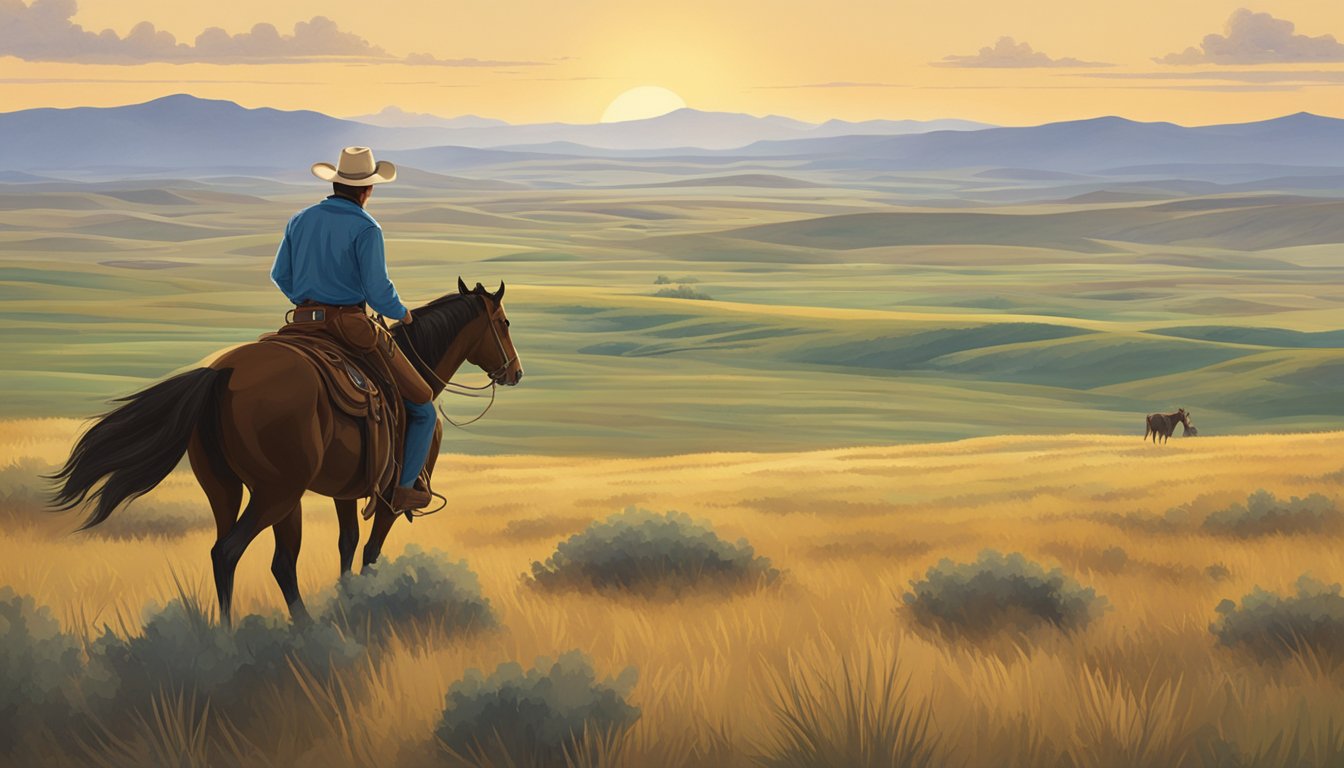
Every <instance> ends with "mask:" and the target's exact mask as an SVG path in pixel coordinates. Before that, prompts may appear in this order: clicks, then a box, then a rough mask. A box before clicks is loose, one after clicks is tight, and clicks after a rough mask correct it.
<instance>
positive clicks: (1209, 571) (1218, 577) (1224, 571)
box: [1204, 563, 1232, 581]
mask: <svg viewBox="0 0 1344 768" xmlns="http://www.w3.org/2000/svg"><path fill="white" fill-rule="evenodd" d="M1204 575H1205V576H1208V577H1209V578H1210V579H1211V580H1213V581H1225V580H1227V579H1229V578H1231V576H1232V571H1230V570H1228V568H1227V566H1226V565H1223V564H1222V563H1214V564H1212V565H1210V566H1208V567H1207V568H1205V569H1204Z"/></svg>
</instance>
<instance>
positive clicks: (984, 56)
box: [932, 37, 1115, 68]
mask: <svg viewBox="0 0 1344 768" xmlns="http://www.w3.org/2000/svg"><path fill="white" fill-rule="evenodd" d="M932 64H933V66H935V67H988V68H1029V67H1111V66H1115V65H1113V64H1107V63H1105V62H1101V61H1081V60H1079V59H1075V58H1070V57H1065V58H1062V59H1052V58H1050V57H1049V56H1047V55H1046V54H1045V53H1044V52H1042V51H1036V50H1032V47H1031V45H1029V44H1027V43H1019V42H1017V41H1016V40H1014V39H1013V38H1011V37H1000V38H999V41H998V42H997V43H995V44H994V47H992V48H991V47H989V46H985V47H984V48H981V49H980V52H979V53H977V54H975V55H973V56H959V55H952V56H944V57H943V60H942V61H935V62H932Z"/></svg>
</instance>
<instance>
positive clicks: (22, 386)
mask: <svg viewBox="0 0 1344 768" xmlns="http://www.w3.org/2000/svg"><path fill="white" fill-rule="evenodd" d="M795 165H796V167H780V168H775V167H770V163H768V162H765V161H760V162H757V163H754V164H752V165H742V166H741V167H738V166H736V165H734V166H724V165H717V166H714V167H708V166H704V167H701V166H696V165H695V164H694V163H693V162H691V161H689V160H686V161H676V160H658V161H653V160H649V161H617V160H592V161H590V162H586V163H583V164H577V163H575V162H573V161H572V160H571V161H562V160H560V159H557V160H555V161H536V160H533V161H529V162H525V163H513V164H505V165H499V166H493V167H481V168H475V169H472V172H471V173H472V175H473V176H475V177H477V178H475V179H464V178H458V177H450V176H444V175H441V174H433V173H428V172H417V171H414V170H410V169H408V170H407V171H406V172H405V173H404V174H403V179H402V180H401V181H399V182H398V183H396V184H393V185H388V186H386V187H383V188H380V189H379V191H378V193H377V195H376V196H375V197H374V199H373V202H372V204H371V206H370V211H371V212H372V213H373V215H374V216H376V217H377V218H378V219H379V220H380V221H381V223H382V225H383V228H384V231H385V233H386V236H387V238H388V248H389V262H390V267H391V271H392V275H393V278H394V279H395V280H396V282H397V284H398V287H399V288H400V290H401V292H402V294H403V297H404V298H405V299H406V300H407V303H408V304H411V305H412V306H414V304H416V303H421V302H425V301H428V300H429V299H431V298H433V297H435V296H437V295H439V294H440V293H444V292H448V291H450V290H452V289H453V288H454V286H455V284H456V279H457V277H458V275H461V276H462V277H463V278H464V279H466V280H467V281H468V282H469V283H474V282H476V281H481V282H484V283H486V284H487V285H490V286H494V285H495V284H497V283H498V282H499V281H500V280H504V281H506V282H507V283H508V284H509V291H508V300H507V308H508V310H509V314H510V317H511V318H512V320H513V332H514V339H515V341H516V343H517V345H518V348H519V351H520V353H521V355H522V358H523V364H524V367H525V368H526V371H527V377H526V379H525V382H524V384H523V386H521V387H518V388H516V389H510V390H506V391H502V392H501V393H500V397H499V402H498V403H497V404H496V405H495V407H494V410H493V411H492V412H491V414H490V416H489V417H488V418H487V419H486V420H484V421H481V422H479V423H478V424H476V425H474V426H472V427H471V428H469V432H468V433H466V434H464V433H453V434H451V435H450V436H449V438H448V439H449V441H450V442H449V445H448V446H447V447H446V448H445V450H449V451H452V452H461V453H478V454H502V453H529V454H554V455H560V454H583V455H625V454H630V455H665V454H678V453H689V452H700V451H713V450H753V451H774V450H805V449H815V448H824V447H836V446H846V445H863V444H884V443H905V442H925V441H937V440H950V439H956V438H963V437H973V436H981V435H991V434H1004V433H1031V434H1040V433H1076V432H1082V433H1111V434H1133V435H1135V437H1136V439H1137V437H1138V435H1141V434H1142V425H1143V414H1146V413H1149V412H1153V411H1158V410H1163V411H1168V410H1174V409H1175V408H1176V407H1178V406H1180V407H1185V408H1187V409H1188V410H1190V411H1192V412H1193V414H1194V419H1195V422H1196V424H1198V425H1199V427H1200V431H1201V433H1202V434H1246V433H1256V432H1271V431H1287V430H1325V429H1340V428H1342V427H1344V398H1341V397H1339V395H1338V393H1339V391H1340V390H1341V389H1344V349H1341V346H1344V334H1341V332H1340V329H1341V328H1344V262H1342V261H1341V260H1340V259H1339V258H1338V255H1339V253H1340V249H1341V246H1340V245H1338V243H1339V242H1341V241H1344V230H1341V226H1344V225H1341V222H1344V202H1341V201H1339V200H1337V199H1330V198H1315V197H1305V196H1302V195H1297V194H1288V193H1291V192H1292V191H1293V190H1281V189H1267V190H1265V191H1264V192H1263V193H1261V194H1255V195H1250V194H1246V193H1238V194H1236V195H1232V194H1229V195H1226V196H1213V197H1200V198H1180V197H1179V196H1178V194H1177V193H1174V192H1170V191H1167V192H1165V193H1164V192H1161V191H1160V190H1159V191H1158V192H1154V193H1152V194H1151V195H1150V197H1153V198H1154V199H1148V200H1134V199H1132V198H1133V197H1134V195H1128V196H1123V195H1113V196H1110V197H1108V196H1107V195H1105V194H1093V195H1091V196H1088V195H1084V196H1082V197H1077V196H1076V195H1074V196H1073V197H1072V200H1070V198H1069V196H1070V195H1073V191H1072V190H1070V189H1064V188H1061V189H1059V190H1058V197H1057V198H1056V200H1062V201H1063V202H1058V201H1055V202H1051V201H1049V198H1050V188H1049V187H1048V184H1047V183H1045V182H1040V181H1034V182H1014V181H1007V180H991V179H987V178H985V177H983V176H977V175H975V174H970V173H967V174H964V175H956V174H943V175H938V174H906V175H901V176H894V175H891V174H873V173H862V172H854V173H850V174H844V175H841V174H835V173H823V172H809V171H808V170H807V169H806V167H805V164H802V163H796V164H795ZM297 179H298V177H295V179H292V180H288V181H285V182H281V181H276V180H267V179H247V178H241V177H239V178H219V179H198V180H173V181H156V180H143V179H133V180H126V181H115V180H114V181H102V182H92V181H87V182H82V183H79V182H45V183H34V184H6V185H0V297H2V298H3V299H4V304H3V313H4V315H5V317H4V320H5V328H6V330H5V335H4V342H3V344H4V348H3V354H4V358H5V363H6V364H5V369H6V371H7V375H6V376H5V378H4V379H3V381H0V418H16V417H31V416H49V415H50V416H89V415H93V414H96V413H98V412H100V411H102V410H104V409H105V407H106V401H107V400H109V399H110V398H113V397H116V396H120V395H124V394H127V393H129V392H131V391H133V390H135V389H137V388H139V387H142V386H144V385H146V384H148V383H150V382H152V381H154V380H156V379H158V378H160V377H162V376H164V375H166V374H168V373H170V372H172V371H175V370H179V369H183V368H187V367H191V366H192V365H194V364H195V363H196V362H197V361H199V360H201V359H202V358H205V357H206V356H208V355H209V354H210V353H212V352H213V351H214V350H217V349H219V348H222V347H225V346H228V345H233V344H239V343H243V342H246V341H249V340H251V339H254V338H255V337H256V336H257V335H258V334H260V333H263V332H265V331H268V330H271V329H273V328H274V326H276V325H277V324H278V323H279V322H280V319H281V315H282V314H283V312H284V311H285V309H287V306H286V304H285V302H284V299H283V297H282V296H281V295H280V293H279V292H278V291H277V290H276V289H275V288H274V286H272V285H271V284H270V281H269V277H268V273H269V268H270V263H271V257H272V255H273V253H274V250H275V246H276V244H277V242H278V238H279V234H280V232H281V230H282V229H283V227H284V224H285V222H286V220H287V218H288V217H289V215H290V214H292V213H293V212H294V211H295V210H297V209H298V208H299V207H301V206H303V205H305V204H307V203H309V202H312V201H315V200H317V199H319V198H320V197H321V196H322V194H323V188H322V186H321V184H320V183H318V182H316V181H313V183H311V184H309V183H306V182H305V183H302V184H300V183H297ZM1156 186H1160V185H1156ZM1114 199H1122V201H1121V202H1107V200H1114ZM1042 200H1044V201H1042ZM660 291H662V292H665V293H668V294H671V295H670V296H659V295H657V294H658V293H659V292H660ZM688 295H689V296H699V297H703V298H690V299H687V298H677V296H688ZM463 379H464V380H467V381H473V380H482V379H483V377H482V376H481V375H479V372H468V373H467V374H466V375H465V376H464V377H463ZM443 405H444V407H445V409H446V410H447V411H448V412H449V413H450V414H452V415H453V416H454V417H455V418H456V417H463V418H466V417H470V416H472V415H474V413H475V412H476V409H478V408H479V406H480V402H479V401H468V400H458V399H454V398H446V399H445V401H444V403H443Z"/></svg>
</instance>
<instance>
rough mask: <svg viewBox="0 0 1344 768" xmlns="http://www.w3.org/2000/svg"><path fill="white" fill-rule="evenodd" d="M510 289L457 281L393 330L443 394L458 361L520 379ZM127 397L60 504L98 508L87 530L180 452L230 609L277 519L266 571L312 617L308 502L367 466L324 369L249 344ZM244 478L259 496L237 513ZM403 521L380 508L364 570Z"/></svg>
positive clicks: (75, 460) (86, 441) (75, 458)
mask: <svg viewBox="0 0 1344 768" xmlns="http://www.w3.org/2000/svg"><path fill="white" fill-rule="evenodd" d="M503 298H504V285H503V284H502V283H501V284H500V286H499V290H498V291H497V292H495V293H490V292H488V291H487V290H485V288H483V287H482V286H481V284H480V283H477V284H476V288H475V289H474V290H467V287H466V284H465V283H463V282H462V280H461V278H459V279H458V292H457V293H455V294H449V295H447V296H444V297H441V298H439V299H436V300H435V301H432V302H430V303H429V304H427V305H425V306H424V307H421V308H419V309H416V310H415V311H414V313H413V317H414V321H413V322H412V323H411V324H410V325H395V326H393V328H392V334H393V338H395V339H396V342H397V344H398V345H399V346H401V348H402V350H403V351H404V352H405V353H406V355H407V357H408V358H409V359H410V360H411V362H412V364H413V365H415V367H416V369H417V370H418V371H419V372H420V374H421V376H423V377H424V378H425V381H426V382H427V383H428V384H430V387H431V389H433V391H434V394H435V395H437V394H438V393H439V392H440V391H442V389H443V382H446V381H448V380H449V379H450V378H452V376H453V374H454V373H455V372H456V371H457V369H458V367H459V366H461V365H462V363H463V362H470V363H472V364H474V365H477V366H480V367H481V368H482V369H483V370H485V371H487V372H488V373H489V375H490V378H491V381H492V382H493V383H495V384H505V385H513V384H517V383H518V381H519V380H520V379H521V378H522V376H523V369H522V366H521V364H520V363H519V360H518V353H517V351H516V350H515V349H514V346H513V341H512V339H511V338H510V336H509V321H508V318H507V317H506V316H505V314H504V307H503V304H502V301H503ZM118 402H123V403H125V404H124V405H122V406H121V407H119V408H117V409H116V410H114V411H112V412H111V413H108V414H107V415H105V416H103V417H102V418H101V419H99V420H98V421H97V422H96V423H95V424H94V425H93V426H92V427H90V428H89V429H88V431H86V432H85V433H84V434H83V435H82V436H81V437H80V438H79V440H78V442H77V443H76V444H75V447H74V449H73V450H72V451H71V453H70V458H69V459H68V460H67V461H66V463H65V466H64V467H62V468H61V470H60V471H59V472H57V473H56V474H55V475H54V476H53V478H54V479H56V480H58V481H61V483H62V484H61V487H60V488H59V489H58V490H57V492H56V494H55V497H54V504H55V505H56V506H57V507H59V508H61V509H71V508H74V507H77V506H80V505H83V504H85V503H86V502H87V503H89V504H93V505H94V508H93V510H92V511H91V512H90V513H89V516H88V518H87V519H86V520H85V522H84V524H83V526H81V530H82V529H84V528H90V527H92V526H95V525H97V524H99V523H101V522H102V521H104V520H106V519H107V517H108V516H109V515H110V514H112V511H113V510H114V509H116V508H117V507H118V506H119V505H121V503H122V502H124V501H127V500H130V499H134V498H135V497H137V496H140V495H141V494H144V493H146V492H148V491H149V490H150V489H152V488H154V486H156V485H158V484H159V483H160V482H161V481H162V480H163V479H164V478H165V477H167V476H168V473H169V472H171V471H172V470H173V468H174V467H175V466H176V465H177V463H178V462H179V461H180V460H181V459H182V454H183V453H184V452H185V453H187V454H188V456H189V457H190V460H191V469H192V471H193V472H194V473H195V475H196V479H197V481H198V482H199V483H200V485H201V488H202V489H204V491H205V494H206V496H207V497H208V498H209V500H210V508H211V510H212V511H213V512H214V515H215V527H216V540H215V546H214V547H213V548H212V549H211V550H210V558H211V560H212V562H213V565H214V576H215V589H216V591H217V596H218V599H219V611H220V617H221V619H222V620H223V621H224V622H225V623H229V622H230V619H231V614H232V602H233V579H234V572H235V570H236V569H237V566H238V560H239V559H240V558H241V557H242V555H243V551H244V550H246V549H247V546H248V545H249V544H251V543H252V540H253V539H254V538H256V537H257V535H258V534H260V533H261V532H263V531H265V530H266V529H267V528H272V529H274V533H275V556H274V558H273V559H272V560H271V573H272V574H274V576H275V580H276V583H277V584H279V586H280V591H281V593H282V594H283V595H284V598H285V603H286V604H287V605H288V606H289V611H290V615H291V616H292V617H293V618H294V619H296V620H306V619H307V618H308V613H307V610H306V609H305V608H304V605H303V599H302V597H300V595H299V585H298V576H297V564H298V556H299V545H300V543H301V540H302V535H303V517H302V510H301V508H300V504H299V502H300V499H301V498H302V496H303V494H304V492H305V491H308V490H311V491H315V492H317V493H320V494H324V495H328V496H335V495H338V494H342V493H347V494H348V491H344V490H343V489H344V487H345V486H346V485H347V484H348V483H349V481H350V478H351V477H352V476H356V475H358V474H359V473H360V471H361V467H362V466H363V464H362V451H363V439H362V435H361V425H360V423H358V422H357V421H355V420H354V419H351V418H349V417H347V416H345V414H343V413H342V412H340V410H339V409H337V408H335V407H333V406H332V404H331V402H330V401H329V399H328V396H327V393H326V389H325V385H324V384H323V382H322V379H321V375H320V374H319V373H318V372H317V371H316V370H314V369H313V368H312V366H311V365H310V364H309V363H307V362H305V361H304V360H303V359H302V358H301V357H300V356H299V354H298V353H297V352H294V351H292V350H289V349H287V348H286V347H284V346H281V345H277V344H267V343H252V344H245V345H243V346H240V347H237V348H235V349H232V350H230V351H228V352H226V353H225V354H223V355H222V356H220V357H219V358H218V359H217V360H215V361H214V362H213V363H211V364H210V366H209V367H207V368H197V369H196V370H193V371H188V372H187V373H183V374H180V375H178V376H175V377H173V378H171V379H168V380H166V381H162V382H159V383H158V384H155V385H154V386H152V387H149V388H148V389H145V390H143V391H141V392H138V393H136V394H134V395H131V396H129V397H126V398H123V399H122V400H120V401H118ZM99 483H101V485H100V486H99V487H97V488H96V489H95V486H96V485H99ZM244 486H246V487H247V488H248V490H249V491H250V499H249V501H248V503H247V507H246V508H245V509H243V513H242V516H239V515H238V509H239V507H240V506H241V504H242V498H243V487H244ZM368 490H369V491H370V493H372V492H373V489H368ZM336 508H337V514H338V517H339V518H340V523H341V538H340V546H341V560H342V563H341V565H342V570H347V569H348V568H349V563H350V559H351V558H353V554H354V548H355V543H356V542H357V540H358V535H359V533H358V532H359V528H358V520H357V519H356V517H355V501H354V499H350V498H344V499H338V500H337V502H336ZM396 517H397V516H396V515H395V514H394V513H393V512H391V511H390V510H387V509H386V508H385V507H384V508H380V509H379V511H378V513H377V515H376V517H375V520H374V525H373V531H372V533H371V534H370V538H369V542H368V545H367V546H366V547H365V550H364V564H365V565H366V566H367V565H368V564H370V563H372V562H373V561H374V560H376V559H377V558H378V554H379V551H380V550H381V547H382V543H383V540H384V539H385V538H386V537H387V532H388V530H389V529H390V528H391V526H392V523H393V522H394V521H395V520H396ZM352 532H353V536H351V533H352Z"/></svg>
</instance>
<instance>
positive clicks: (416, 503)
mask: <svg viewBox="0 0 1344 768" xmlns="http://www.w3.org/2000/svg"><path fill="white" fill-rule="evenodd" d="M432 498H433V497H432V496H430V495H429V491H426V490H422V489H420V488H417V487H412V488H402V487H401V486H397V488H396V490H394V491H392V509H393V511H396V512H402V511H405V510H408V509H424V508H425V507H427V506H429V502H430V499H432Z"/></svg>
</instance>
